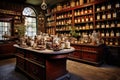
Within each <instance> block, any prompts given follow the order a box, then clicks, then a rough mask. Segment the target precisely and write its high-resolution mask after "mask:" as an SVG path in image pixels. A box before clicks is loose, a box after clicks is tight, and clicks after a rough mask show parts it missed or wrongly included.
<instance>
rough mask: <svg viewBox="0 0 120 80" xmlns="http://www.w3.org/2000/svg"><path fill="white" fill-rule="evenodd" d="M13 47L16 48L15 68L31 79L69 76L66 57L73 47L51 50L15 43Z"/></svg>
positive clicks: (50, 79) (60, 78)
mask: <svg viewBox="0 0 120 80" xmlns="http://www.w3.org/2000/svg"><path fill="white" fill-rule="evenodd" d="M14 47H15V48H16V60H17V62H16V70H20V71H22V72H24V73H25V74H26V75H28V76H29V77H30V78H32V80H62V79H64V78H66V77H69V75H68V71H67V70H66V59H67V56H68V54H69V53H72V52H73V51H74V48H70V49H63V50H61V51H53V50H47V49H46V50H35V49H32V48H22V47H20V46H15V45H14Z"/></svg>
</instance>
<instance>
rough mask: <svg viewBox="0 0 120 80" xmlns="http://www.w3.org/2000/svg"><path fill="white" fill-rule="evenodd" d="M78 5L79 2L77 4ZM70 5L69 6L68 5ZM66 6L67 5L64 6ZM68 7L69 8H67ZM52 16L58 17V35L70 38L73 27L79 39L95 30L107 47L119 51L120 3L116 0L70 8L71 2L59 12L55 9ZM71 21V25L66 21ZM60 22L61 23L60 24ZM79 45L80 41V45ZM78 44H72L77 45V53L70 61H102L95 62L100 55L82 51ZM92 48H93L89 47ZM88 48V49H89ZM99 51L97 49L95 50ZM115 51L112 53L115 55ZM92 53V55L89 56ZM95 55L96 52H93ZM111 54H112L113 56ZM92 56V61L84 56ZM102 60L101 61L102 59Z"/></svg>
mask: <svg viewBox="0 0 120 80" xmlns="http://www.w3.org/2000/svg"><path fill="white" fill-rule="evenodd" d="M75 3H76V4H77V1H76V2H75ZM68 4H69V5H68ZM63 5H65V4H63ZM67 5H68V6H67ZM51 11H52V14H54V15H56V18H55V23H56V25H55V26H54V28H55V29H54V30H55V33H56V34H67V36H70V29H71V27H73V28H75V31H76V32H77V33H78V35H79V37H81V36H82V35H83V34H91V33H92V32H93V30H95V31H96V32H99V33H100V38H101V40H102V41H103V42H104V44H105V45H107V47H109V48H111V47H114V48H115V49H116V48H117V49H119V47H120V42H119V41H120V15H119V14H120V1H119V0H116V1H113V0H100V1H98V0H97V1H93V2H90V3H85V4H82V5H76V6H72V7H70V2H67V3H66V7H65V8H64V6H63V8H62V9H60V10H59V11H57V9H56V8H55V7H54V8H53V9H52V10H51ZM67 13H70V15H71V16H70V17H69V18H66V15H64V14H67ZM68 19H70V20H71V21H70V24H69V25H67V26H66V25H64V24H66V23H65V21H66V20H68ZM59 22H60V23H59ZM77 44H79V40H78V43H77ZM77 44H76V42H75V43H72V46H74V47H75V45H76V46H77V47H78V48H77V47H75V49H76V51H75V52H74V53H73V55H72V56H69V58H70V59H74V60H78V61H83V62H88V63H93V64H99V63H101V61H98V62H95V59H97V58H94V57H99V56H98V55H95V54H94V55H93V54H91V53H92V50H89V51H90V52H89V51H88V52H87V51H83V50H82V51H81V49H82V48H79V47H81V45H82V44H79V45H77ZM92 46H95V45H92ZM89 47H91V46H89ZM89 47H88V48H89ZM94 49H96V50H97V48H94ZM114 52H115V51H113V52H111V53H114ZM88 53H90V54H88ZM93 53H94V52H93ZM111 53H110V54H111ZM117 54H118V53H117ZM87 55H89V56H91V59H93V60H91V59H85V58H84V57H83V56H87ZM113 57H114V55H113ZM100 60H101V59H100Z"/></svg>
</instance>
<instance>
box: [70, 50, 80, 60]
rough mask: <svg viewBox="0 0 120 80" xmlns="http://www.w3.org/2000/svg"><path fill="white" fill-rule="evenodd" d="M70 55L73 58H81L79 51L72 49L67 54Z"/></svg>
mask: <svg viewBox="0 0 120 80" xmlns="http://www.w3.org/2000/svg"><path fill="white" fill-rule="evenodd" d="M69 56H70V57H74V58H78V59H79V58H81V53H80V51H74V52H73V53H72V54H70V55H69Z"/></svg>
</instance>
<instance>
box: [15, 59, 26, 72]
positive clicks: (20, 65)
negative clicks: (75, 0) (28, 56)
mask: <svg viewBox="0 0 120 80" xmlns="http://www.w3.org/2000/svg"><path fill="white" fill-rule="evenodd" d="M16 65H17V66H19V67H20V68H22V69H23V70H24V69H25V60H24V59H22V58H20V57H17V63H16Z"/></svg>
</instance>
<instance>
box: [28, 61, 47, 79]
mask: <svg viewBox="0 0 120 80" xmlns="http://www.w3.org/2000/svg"><path fill="white" fill-rule="evenodd" d="M26 71H27V72H28V73H30V75H32V76H33V77H34V78H36V80H37V79H39V80H45V68H42V67H40V66H38V65H36V64H34V63H31V62H28V61H27V62H26Z"/></svg>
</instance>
